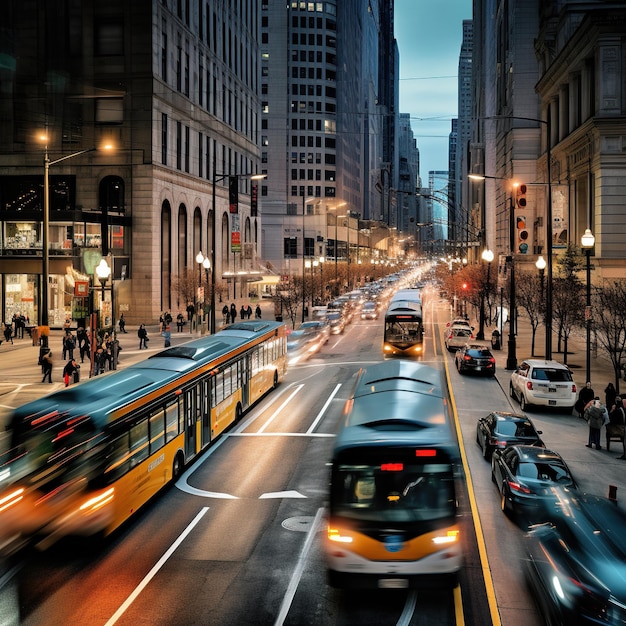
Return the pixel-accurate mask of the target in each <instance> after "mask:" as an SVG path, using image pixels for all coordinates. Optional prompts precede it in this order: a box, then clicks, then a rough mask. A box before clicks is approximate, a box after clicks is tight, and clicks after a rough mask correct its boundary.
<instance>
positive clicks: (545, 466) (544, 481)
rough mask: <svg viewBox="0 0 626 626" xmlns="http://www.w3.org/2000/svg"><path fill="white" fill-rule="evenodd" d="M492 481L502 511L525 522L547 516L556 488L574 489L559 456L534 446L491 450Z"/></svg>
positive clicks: (572, 479) (539, 520) (569, 474)
mask: <svg viewBox="0 0 626 626" xmlns="http://www.w3.org/2000/svg"><path fill="white" fill-rule="evenodd" d="M491 480H492V481H493V482H494V483H495V484H496V486H497V488H498V491H499V493H500V508H501V509H502V511H503V513H505V514H506V515H508V516H509V517H511V518H513V519H517V520H519V521H520V522H521V521H523V522H524V523H525V524H526V525H529V524H536V523H541V522H545V521H546V520H547V519H550V517H551V516H552V514H553V513H552V510H553V508H554V507H555V506H556V503H557V499H556V497H555V491H554V489H555V488H560V489H568V490H572V489H576V488H577V487H576V482H575V480H574V478H573V477H572V474H571V472H570V471H569V468H568V467H567V464H566V463H565V461H564V460H563V459H562V458H561V455H560V454H558V453H557V452H554V451H553V450H548V449H547V448H540V447H537V446H524V445H516V446H509V447H507V448H505V449H504V450H494V453H493V456H492V457H491Z"/></svg>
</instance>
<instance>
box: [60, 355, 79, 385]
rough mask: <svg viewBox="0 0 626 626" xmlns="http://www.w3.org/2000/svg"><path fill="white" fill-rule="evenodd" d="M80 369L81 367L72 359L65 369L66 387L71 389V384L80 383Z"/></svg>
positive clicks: (64, 379)
mask: <svg viewBox="0 0 626 626" xmlns="http://www.w3.org/2000/svg"><path fill="white" fill-rule="evenodd" d="M79 369H80V365H78V363H76V361H75V360H74V359H70V360H69V361H68V362H67V363H66V364H65V367H63V381H64V382H65V386H66V387H69V385H70V383H72V382H74V383H76V382H78V370H79Z"/></svg>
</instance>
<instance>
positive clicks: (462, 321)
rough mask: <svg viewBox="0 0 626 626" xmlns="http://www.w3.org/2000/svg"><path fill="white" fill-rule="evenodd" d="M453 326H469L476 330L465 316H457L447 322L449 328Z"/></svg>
mask: <svg viewBox="0 0 626 626" xmlns="http://www.w3.org/2000/svg"><path fill="white" fill-rule="evenodd" d="M452 326H467V328H469V329H470V330H474V327H473V326H470V323H469V322H468V321H467V320H466V319H465V318H464V317H457V318H456V319H453V320H450V321H449V322H448V323H447V324H446V327H447V328H451V327H452Z"/></svg>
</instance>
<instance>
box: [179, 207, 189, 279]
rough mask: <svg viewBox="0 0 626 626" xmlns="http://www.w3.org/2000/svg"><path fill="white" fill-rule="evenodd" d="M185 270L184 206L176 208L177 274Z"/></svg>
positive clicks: (185, 232) (185, 217)
mask: <svg viewBox="0 0 626 626" xmlns="http://www.w3.org/2000/svg"><path fill="white" fill-rule="evenodd" d="M186 269H187V208H186V207H185V205H184V204H181V205H180V206H179V207H178V274H179V276H180V275H182V274H183V273H184V271H185V270H186Z"/></svg>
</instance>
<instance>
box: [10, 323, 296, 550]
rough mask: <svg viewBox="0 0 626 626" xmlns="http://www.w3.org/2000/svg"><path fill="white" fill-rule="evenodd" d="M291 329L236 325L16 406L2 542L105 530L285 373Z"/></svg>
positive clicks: (172, 476)
mask: <svg viewBox="0 0 626 626" xmlns="http://www.w3.org/2000/svg"><path fill="white" fill-rule="evenodd" d="M285 368H286V327H285V326H284V325H283V324H281V323H278V322H273V321H265V320H255V321H247V322H239V323H235V324H232V325H230V326H229V327H228V328H227V329H225V330H222V331H220V332H218V333H217V334H215V335H211V336H207V337H203V338H200V339H196V340H192V341H189V342H187V343H185V344H182V345H180V346H175V347H172V348H168V349H166V350H163V351H161V352H158V353H157V354H154V355H152V356H150V357H149V358H148V359H146V360H144V361H142V362H140V363H136V364H135V365H132V366H130V367H128V368H125V369H123V370H118V371H116V372H111V373H110V374H106V375H104V376H97V377H95V378H92V379H90V380H88V381H85V382H82V383H79V384H78V385H74V386H71V387H68V388H67V389H64V390H62V391H59V392H56V393H52V394H50V395H48V396H45V397H43V398H41V399H39V400H36V401H34V402H30V403H29V404H25V405H23V406H21V407H19V408H18V409H16V410H15V411H14V412H13V414H12V416H11V420H10V422H9V428H10V429H11V443H10V450H9V451H8V453H6V454H5V455H4V458H2V457H0V549H2V548H4V551H5V552H10V551H11V549H13V548H16V547H19V545H20V544H22V543H23V542H25V541H27V540H28V539H29V538H31V537H37V538H40V540H41V545H42V546H44V547H45V545H46V543H51V542H52V541H53V540H55V539H56V538H58V537H61V536H64V535H96V534H97V535H102V536H104V535H107V534H109V533H111V532H112V531H113V530H115V529H116V528H117V527H118V526H120V524H122V523H123V522H124V521H125V520H126V519H128V518H129V517H130V516H131V515H132V514H133V513H134V512H135V511H137V510H138V509H139V508H140V507H141V506H142V505H143V504H145V503H146V502H147V501H148V500H149V499H150V498H151V497H152V496H154V495H155V494H156V493H157V492H158V491H159V490H160V489H161V488H162V487H163V486H164V485H166V484H167V483H169V482H170V481H172V480H175V479H176V478H177V477H178V476H179V475H180V474H181V472H182V470H183V468H184V467H185V465H187V464H188V463H189V462H191V461H192V460H193V459H195V458H196V457H197V456H198V455H199V454H200V453H201V452H202V451H203V450H204V449H205V448H206V447H207V446H209V445H210V444H211V442H212V441H214V440H215V439H216V437H218V436H219V435H220V434H221V433H222V432H224V430H225V429H227V428H228V427H229V426H231V425H232V424H234V423H235V422H237V421H238V420H239V419H241V416H242V414H243V413H244V411H246V410H247V409H248V408H249V407H250V406H252V405H253V404H254V403H255V402H256V401H257V400H259V399H260V398H261V397H262V396H263V395H264V394H266V393H267V392H269V391H270V390H272V389H274V388H275V387H276V386H277V385H278V383H279V382H280V381H281V380H282V379H283V377H284V375H285Z"/></svg>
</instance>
